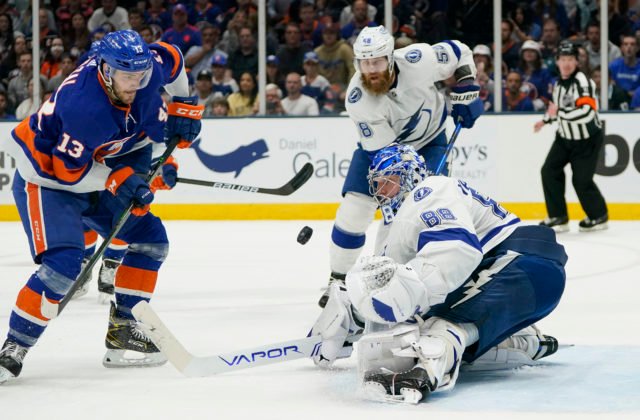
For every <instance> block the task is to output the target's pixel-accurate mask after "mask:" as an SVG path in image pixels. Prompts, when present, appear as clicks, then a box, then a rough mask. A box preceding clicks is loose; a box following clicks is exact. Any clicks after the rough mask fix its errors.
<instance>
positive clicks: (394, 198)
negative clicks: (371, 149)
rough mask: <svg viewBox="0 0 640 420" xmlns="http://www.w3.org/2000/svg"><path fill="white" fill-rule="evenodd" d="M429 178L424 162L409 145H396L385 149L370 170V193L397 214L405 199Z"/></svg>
mask: <svg viewBox="0 0 640 420" xmlns="http://www.w3.org/2000/svg"><path fill="white" fill-rule="evenodd" d="M426 177H427V167H426V164H425V162H424V158H423V157H422V156H420V155H419V154H418V153H416V151H415V149H414V148H413V147H411V146H408V145H403V144H392V145H390V146H387V147H385V148H384V149H381V150H380V151H378V153H376V155H375V156H374V158H373V160H372V162H371V165H370V166H369V175H368V176H367V179H368V181H369V193H370V194H371V195H372V196H373V198H375V200H376V201H377V202H378V205H379V206H380V208H381V209H383V212H384V211H385V209H384V207H386V208H388V209H387V212H388V210H391V212H392V213H393V214H395V213H397V211H398V209H399V208H400V205H402V202H403V201H404V198H405V196H406V195H407V194H408V193H409V192H411V190H412V189H413V188H414V187H415V186H416V185H418V184H419V183H420V182H421V181H422V180H424V179H425V178H426Z"/></svg>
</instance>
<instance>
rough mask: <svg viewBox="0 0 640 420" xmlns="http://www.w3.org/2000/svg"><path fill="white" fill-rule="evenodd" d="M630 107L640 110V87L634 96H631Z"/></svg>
mask: <svg viewBox="0 0 640 420" xmlns="http://www.w3.org/2000/svg"><path fill="white" fill-rule="evenodd" d="M629 107H630V108H631V109H632V110H634V111H640V89H636V91H635V93H634V94H633V97H632V98H631V104H630V105H629Z"/></svg>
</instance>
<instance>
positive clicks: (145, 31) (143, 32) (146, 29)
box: [138, 25, 193, 48]
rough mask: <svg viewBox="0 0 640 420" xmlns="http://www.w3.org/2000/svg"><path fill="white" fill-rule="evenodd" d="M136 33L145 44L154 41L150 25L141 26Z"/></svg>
mask: <svg viewBox="0 0 640 420" xmlns="http://www.w3.org/2000/svg"><path fill="white" fill-rule="evenodd" d="M138 33H139V34H140V36H141V37H142V39H143V40H144V42H146V43H147V44H153V43H154V42H156V37H155V36H154V34H153V29H151V26H149V25H145V26H143V27H142V28H140V32H138ZM192 48H193V47H192Z"/></svg>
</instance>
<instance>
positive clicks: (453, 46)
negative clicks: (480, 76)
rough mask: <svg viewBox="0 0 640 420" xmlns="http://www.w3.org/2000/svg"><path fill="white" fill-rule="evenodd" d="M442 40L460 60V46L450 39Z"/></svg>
mask: <svg viewBox="0 0 640 420" xmlns="http://www.w3.org/2000/svg"><path fill="white" fill-rule="evenodd" d="M442 42H443V43H445V44H447V45H449V46H450V47H451V49H452V50H453V53H454V54H455V55H456V58H457V59H458V60H460V57H461V56H462V52H461V51H460V47H458V46H457V45H456V43H455V42H453V41H451V40H450V39H446V40H444V41H442Z"/></svg>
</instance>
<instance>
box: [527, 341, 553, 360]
mask: <svg viewBox="0 0 640 420" xmlns="http://www.w3.org/2000/svg"><path fill="white" fill-rule="evenodd" d="M557 351H558V340H556V338H555V337H551V336H550V335H542V336H541V337H540V347H538V351H537V352H536V354H535V355H534V356H533V360H540V359H542V358H543V357H547V356H551V355H552V354H553V353H555V352H557Z"/></svg>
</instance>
